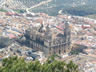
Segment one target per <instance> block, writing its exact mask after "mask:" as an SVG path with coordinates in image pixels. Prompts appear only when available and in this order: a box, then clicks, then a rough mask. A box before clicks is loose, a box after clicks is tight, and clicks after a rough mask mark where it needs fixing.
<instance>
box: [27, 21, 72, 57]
mask: <svg viewBox="0 0 96 72" xmlns="http://www.w3.org/2000/svg"><path fill="white" fill-rule="evenodd" d="M56 30H57V29H56V27H55V26H54V27H52V26H51V27H50V25H49V24H47V25H46V26H44V25H43V24H41V26H39V27H31V28H29V29H28V30H26V38H27V39H28V41H29V44H30V47H31V48H33V49H34V50H38V51H42V52H44V54H45V55H47V56H49V55H52V54H64V53H67V52H69V51H70V50H71V48H70V45H71V30H70V28H69V23H68V22H65V23H64V29H63V30H60V29H59V31H61V32H59V31H56Z"/></svg>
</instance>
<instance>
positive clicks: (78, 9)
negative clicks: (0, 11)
mask: <svg viewBox="0 0 96 72" xmlns="http://www.w3.org/2000/svg"><path fill="white" fill-rule="evenodd" d="M43 1H47V0H0V5H2V4H3V3H4V2H6V3H4V4H3V5H2V6H6V7H8V8H11V9H27V8H30V7H32V6H34V5H37V4H39V3H40V2H43ZM95 5H96V0H52V1H51V2H49V3H47V4H42V5H40V6H37V7H35V8H32V9H30V10H29V11H33V12H45V13H48V14H49V15H53V16H55V15H57V14H58V11H60V10H62V13H63V14H71V15H79V16H86V15H91V14H92V15H93V14H96V7H95ZM2 6H1V7H2Z"/></svg>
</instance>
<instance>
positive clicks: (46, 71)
mask: <svg viewBox="0 0 96 72" xmlns="http://www.w3.org/2000/svg"><path fill="white" fill-rule="evenodd" d="M0 72H78V66H77V65H76V64H74V63H73V62H72V61H70V62H69V63H65V62H64V61H57V60H55V59H53V58H52V59H51V58H49V59H48V60H47V61H46V62H45V63H44V64H41V63H40V62H39V61H38V60H36V61H32V62H26V61H25V60H24V59H23V58H18V57H10V58H6V59H3V61H2V66H1V67H0Z"/></svg>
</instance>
